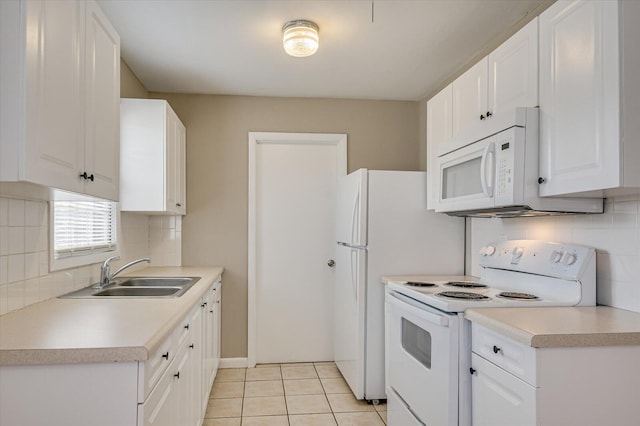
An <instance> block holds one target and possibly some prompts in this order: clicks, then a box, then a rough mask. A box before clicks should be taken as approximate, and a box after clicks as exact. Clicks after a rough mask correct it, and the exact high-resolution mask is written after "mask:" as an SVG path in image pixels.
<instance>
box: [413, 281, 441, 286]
mask: <svg viewBox="0 0 640 426" xmlns="http://www.w3.org/2000/svg"><path fill="white" fill-rule="evenodd" d="M407 285H410V286H412V287H435V286H436V285H435V284H434V283H425V282H420V281H407Z"/></svg>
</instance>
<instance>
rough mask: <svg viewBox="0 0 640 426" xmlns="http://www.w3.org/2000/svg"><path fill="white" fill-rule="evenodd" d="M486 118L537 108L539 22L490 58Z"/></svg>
mask: <svg viewBox="0 0 640 426" xmlns="http://www.w3.org/2000/svg"><path fill="white" fill-rule="evenodd" d="M488 60H489V89H488V103H487V111H486V113H485V117H486V116H487V115H489V116H491V115H492V114H499V113H501V112H503V111H508V110H510V109H513V108H516V107H536V106H538V19H534V20H533V21H531V22H529V23H528V24H527V25H526V26H525V27H524V28H522V29H521V30H520V31H518V32H517V33H516V34H515V35H514V36H512V37H511V38H509V40H507V41H505V42H504V43H503V44H502V45H501V46H500V47H498V48H497V49H496V50H494V51H493V52H491V54H489V59H488Z"/></svg>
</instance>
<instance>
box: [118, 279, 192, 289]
mask: <svg viewBox="0 0 640 426" xmlns="http://www.w3.org/2000/svg"><path fill="white" fill-rule="evenodd" d="M192 280H193V278H191V277H131V278H120V279H116V280H115V281H114V285H117V286H120V287H149V286H150V287H176V286H178V287H182V286H185V285H188V284H189V283H190V282H191V281H192ZM194 283H195V281H194Z"/></svg>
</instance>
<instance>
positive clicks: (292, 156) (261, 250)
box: [248, 133, 346, 366]
mask: <svg viewBox="0 0 640 426" xmlns="http://www.w3.org/2000/svg"><path fill="white" fill-rule="evenodd" d="M249 174H250V176H249V342H248V352H249V353H248V364H249V366H253V365H255V363H268V362H302V361H317V360H332V359H333V315H332V313H333V279H334V278H333V269H331V268H330V267H329V266H328V265H327V262H328V261H329V260H330V259H332V257H333V256H334V251H335V200H336V182H337V179H338V177H339V176H343V175H345V174H346V135H333V134H331V135H320V134H291V133H250V134H249Z"/></svg>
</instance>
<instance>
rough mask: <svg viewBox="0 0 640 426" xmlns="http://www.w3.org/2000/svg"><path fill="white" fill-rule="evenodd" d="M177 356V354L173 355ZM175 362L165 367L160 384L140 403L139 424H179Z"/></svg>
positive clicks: (146, 425)
mask: <svg viewBox="0 0 640 426" xmlns="http://www.w3.org/2000/svg"><path fill="white" fill-rule="evenodd" d="M173 358H175V355H174V356H173ZM175 373H176V371H175V362H174V363H173V364H171V368H169V369H165V370H164V372H163V374H161V376H160V380H159V381H158V385H157V386H156V387H155V388H154V389H153V390H152V391H151V393H150V395H149V397H148V398H147V400H146V401H144V403H143V404H138V426H164V425H176V424H179V420H180V419H179V418H178V400H177V397H176V386H177V385H178V383H177V380H176V378H175V376H174V374H175Z"/></svg>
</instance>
